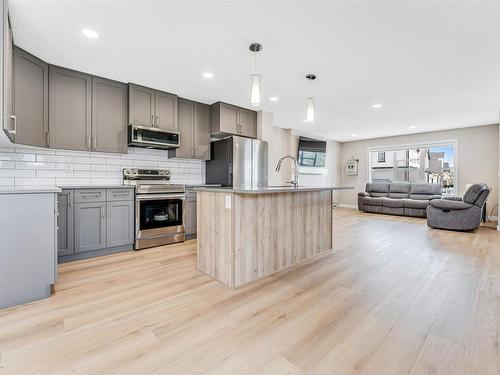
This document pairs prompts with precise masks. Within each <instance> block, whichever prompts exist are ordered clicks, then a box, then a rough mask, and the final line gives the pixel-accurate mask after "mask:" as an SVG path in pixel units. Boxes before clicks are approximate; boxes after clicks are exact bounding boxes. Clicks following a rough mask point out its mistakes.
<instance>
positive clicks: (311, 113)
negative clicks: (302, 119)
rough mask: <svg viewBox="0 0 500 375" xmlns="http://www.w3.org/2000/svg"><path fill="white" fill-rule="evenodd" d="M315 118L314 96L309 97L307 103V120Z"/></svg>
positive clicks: (311, 120) (310, 120)
mask: <svg viewBox="0 0 500 375" xmlns="http://www.w3.org/2000/svg"><path fill="white" fill-rule="evenodd" d="M314 119H315V113H314V98H311V97H309V98H307V104H306V122H314Z"/></svg>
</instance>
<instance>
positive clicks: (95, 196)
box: [82, 194, 100, 199]
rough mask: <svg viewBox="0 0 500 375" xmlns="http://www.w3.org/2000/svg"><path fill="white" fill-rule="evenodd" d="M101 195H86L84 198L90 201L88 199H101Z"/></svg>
mask: <svg viewBox="0 0 500 375" xmlns="http://www.w3.org/2000/svg"><path fill="white" fill-rule="evenodd" d="M99 196H100V194H92V195H84V194H82V198H84V199H88V198H99Z"/></svg>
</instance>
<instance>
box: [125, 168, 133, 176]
mask: <svg viewBox="0 0 500 375" xmlns="http://www.w3.org/2000/svg"><path fill="white" fill-rule="evenodd" d="M124 173H125V176H130V175H131V174H132V171H131V170H130V169H125V171H124Z"/></svg>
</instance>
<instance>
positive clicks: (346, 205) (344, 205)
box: [340, 203, 358, 209]
mask: <svg viewBox="0 0 500 375" xmlns="http://www.w3.org/2000/svg"><path fill="white" fill-rule="evenodd" d="M340 207H344V208H356V209H357V208H358V206H356V205H355V204H343V203H341V204H340Z"/></svg>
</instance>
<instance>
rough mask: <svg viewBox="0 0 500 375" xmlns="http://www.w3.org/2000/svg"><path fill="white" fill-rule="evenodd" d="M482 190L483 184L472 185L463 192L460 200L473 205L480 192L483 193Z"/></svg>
mask: <svg viewBox="0 0 500 375" xmlns="http://www.w3.org/2000/svg"><path fill="white" fill-rule="evenodd" d="M483 189H484V186H483V184H472V185H471V186H469V188H468V189H467V190H466V191H465V193H464V197H463V198H462V200H463V201H464V202H466V203H474V202H475V201H476V199H477V198H478V197H479V195H480V194H481V192H482V191H483Z"/></svg>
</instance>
